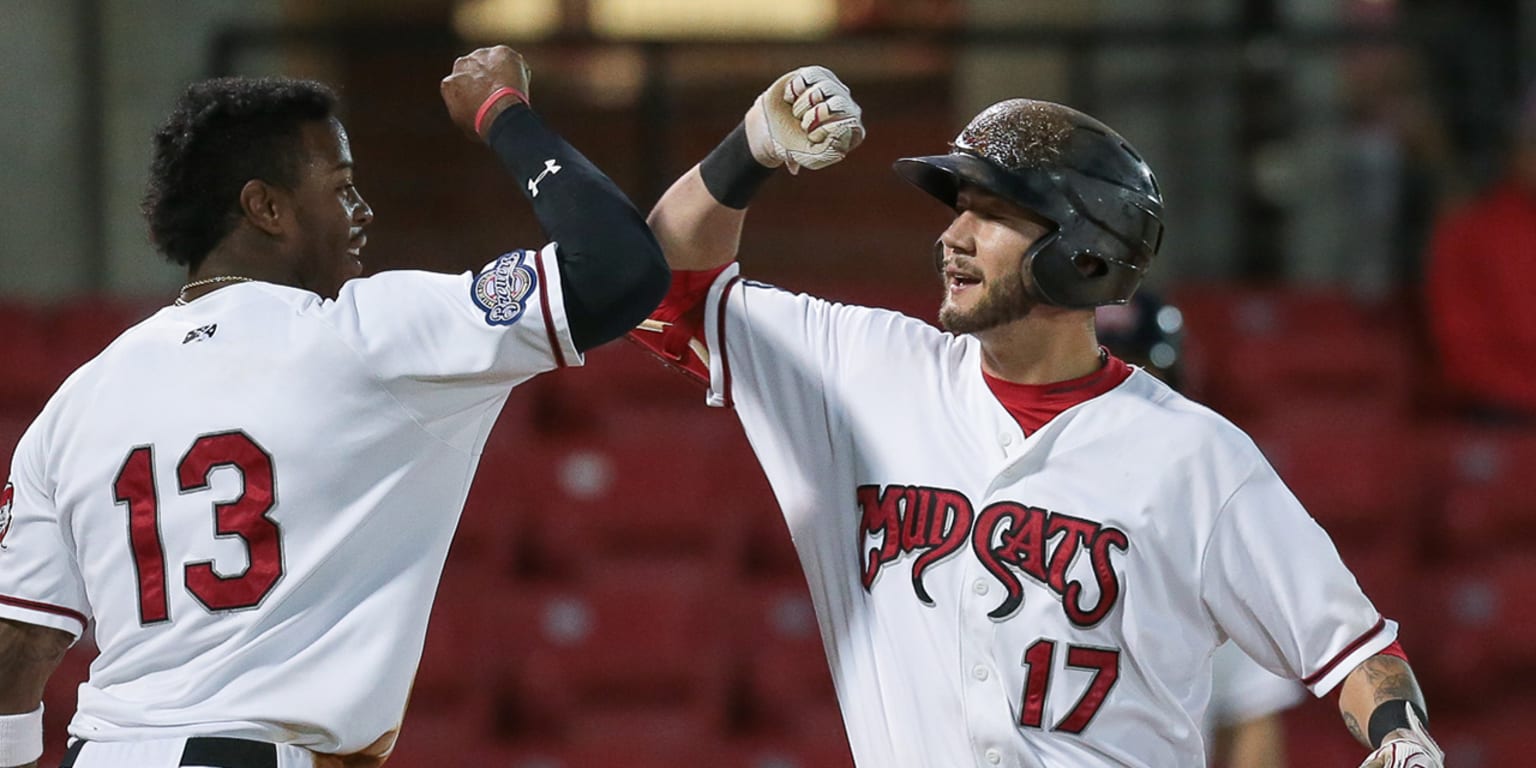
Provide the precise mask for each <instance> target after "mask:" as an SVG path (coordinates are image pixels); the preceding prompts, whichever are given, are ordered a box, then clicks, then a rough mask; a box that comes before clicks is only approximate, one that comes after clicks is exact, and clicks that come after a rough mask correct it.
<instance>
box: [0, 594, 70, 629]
mask: <svg viewBox="0 0 1536 768" xmlns="http://www.w3.org/2000/svg"><path fill="white" fill-rule="evenodd" d="M0 605H11V606H15V607H17V608H26V609H28V610H32V611H41V612H42V613H51V614H53V615H55V616H63V617H64V618H66V619H74V620H75V621H78V622H80V628H81V629H84V628H85V624H86V621H85V614H83V613H80V612H79V611H75V610H71V609H69V608H64V607H62V606H57V605H51V604H49V603H39V602H37V601H36V600H27V599H25V598H20V597H10V596H9V595H0Z"/></svg>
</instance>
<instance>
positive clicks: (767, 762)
mask: <svg viewBox="0 0 1536 768" xmlns="http://www.w3.org/2000/svg"><path fill="white" fill-rule="evenodd" d="M833 728H834V729H835V730H837V733H836V734H835V735H834V736H833V737H831V738H826V739H808V738H795V739H790V738H773V737H769V738H746V739H737V740H733V741H732V742H731V744H730V753H731V755H732V756H733V759H732V760H731V762H730V763H728V764H729V765H739V766H743V767H744V768H853V754H852V753H851V752H850V751H849V749H848V738H847V736H845V735H844V734H843V731H842V721H841V720H838V721H837V722H836V723H834V724H833ZM721 765H726V763H722V764H721Z"/></svg>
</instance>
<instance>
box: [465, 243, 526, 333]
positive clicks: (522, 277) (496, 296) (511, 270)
mask: <svg viewBox="0 0 1536 768" xmlns="http://www.w3.org/2000/svg"><path fill="white" fill-rule="evenodd" d="M533 255H534V253H533V252H532V251H511V252H509V253H504V254H502V255H501V257H500V258H498V259H496V260H495V261H493V262H491V263H490V264H489V265H488V266H486V268H485V269H484V270H483V271H482V272H481V273H480V274H479V275H477V276H476V277H475V281H474V282H473V283H472V284H471V286H470V298H472V299H474V301H475V306H477V307H479V308H480V311H481V312H483V313H485V322H486V324H487V325H512V324H513V323H515V322H517V321H518V320H519V319H521V318H522V316H523V312H524V311H525V310H527V309H528V297H529V296H530V295H532V294H533V292H534V290H535V289H537V288H538V285H539V278H538V276H537V275H536V274H535V273H534V271H533V268H532V267H530V266H529V265H528V263H527V259H528V257H531V256H533Z"/></svg>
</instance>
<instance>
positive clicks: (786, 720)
mask: <svg viewBox="0 0 1536 768" xmlns="http://www.w3.org/2000/svg"><path fill="white" fill-rule="evenodd" d="M736 608H737V611H736V612H737V615H738V618H737V619H736V620H735V622H733V626H734V631H733V636H734V640H733V642H732V647H734V648H737V649H739V653H740V656H741V658H740V660H739V662H738V663H739V665H740V670H741V678H742V679H741V687H742V694H743V695H742V703H743V713H744V715H745V717H746V723H745V726H746V727H745V730H746V731H748V732H751V733H761V734H772V735H776V736H781V737H797V738H810V739H821V740H825V739H828V738H836V737H839V736H840V735H841V734H842V727H843V725H842V717H841V715H840V714H839V713H838V708H837V697H836V694H835V693H834V691H833V689H832V674H831V672H830V671H829V670H828V668H827V656H826V652H825V650H824V649H823V647H822V643H821V633H820V632H819V631H818V629H817V626H816V615H815V612H814V610H813V608H812V606H811V598H810V594H809V592H808V591H807V589H806V585H805V581H804V579H803V578H802V579H789V578H786V579H782V580H779V581H776V582H772V583H767V584H756V585H753V586H752V587H751V588H749V590H748V591H746V592H745V593H744V594H743V595H742V596H741V598H740V599H739V600H738V602H737V605H736Z"/></svg>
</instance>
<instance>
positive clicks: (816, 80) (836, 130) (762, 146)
mask: <svg viewBox="0 0 1536 768" xmlns="http://www.w3.org/2000/svg"><path fill="white" fill-rule="evenodd" d="M745 122H746V128H747V143H748V144H749V145H750V146H751V147H752V156H753V157H754V158H756V159H757V161H758V162H759V163H762V164H763V165H765V166H767V167H769V168H777V167H779V166H781V165H782V166H785V167H786V168H788V169H789V172H790V173H799V172H800V169H801V168H809V169H811V170H813V171H814V170H817V169H820V168H825V167H827V166H829V165H832V164H834V163H837V162H839V161H841V160H842V159H843V158H844V157H847V156H848V153H849V152H852V151H853V148H854V147H857V146H858V145H859V142H862V141H863V140H864V120H863V110H862V109H860V108H859V105H858V103H857V102H855V101H854V100H853V94H852V93H850V92H849V90H848V86H846V85H843V81H841V80H839V79H837V75H834V74H832V70H830V69H827V68H826V67H801V68H799V69H797V70H795V71H793V72H790V73H788V74H786V75H784V76H783V77H781V78H779V79H778V80H776V81H774V83H773V85H771V86H769V87H768V90H766V91H763V93H762V95H760V96H758V97H757V101H756V102H754V103H753V104H752V108H751V109H749V110H747V117H746V121H745Z"/></svg>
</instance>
